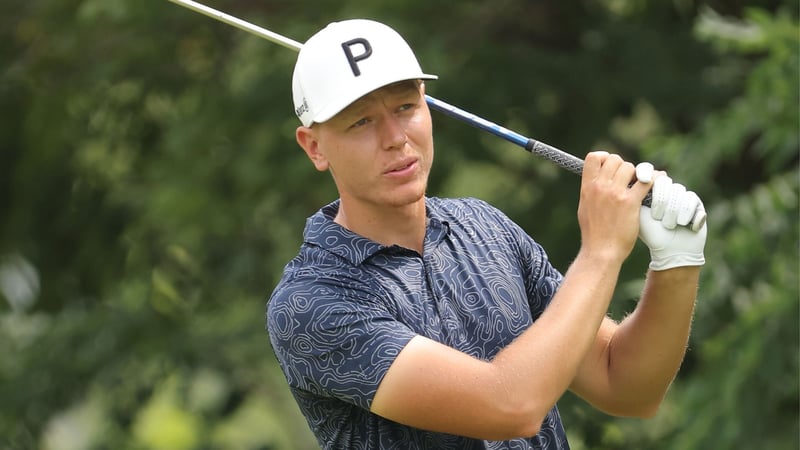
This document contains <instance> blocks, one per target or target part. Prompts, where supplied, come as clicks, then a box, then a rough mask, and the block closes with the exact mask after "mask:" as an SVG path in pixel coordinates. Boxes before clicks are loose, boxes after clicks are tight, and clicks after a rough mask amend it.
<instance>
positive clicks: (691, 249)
mask: <svg viewBox="0 0 800 450" xmlns="http://www.w3.org/2000/svg"><path fill="white" fill-rule="evenodd" d="M653 172H654V170H653V166H652V164H650V163H641V164H639V165H638V166H636V178H637V179H638V180H639V181H642V182H645V183H649V182H650V180H652V179H653V175H654V173H653ZM705 220H706V210H705V207H704V206H703V202H702V201H701V200H700V197H698V196H697V194H695V193H694V192H692V191H687V190H686V188H685V187H684V186H683V185H682V184H678V183H673V182H672V179H671V178H670V177H668V176H666V175H662V176H659V177H658V178H656V180H655V182H654V183H653V189H652V201H651V203H650V207H647V206H642V209H641V210H640V212H639V237H640V238H641V239H642V241H643V242H644V243H645V244H646V245H647V248H649V249H650V269H651V270H667V269H672V268H674V267H683V266H702V265H703V264H705V262H706V260H705V256H704V255H703V249H704V247H705V243H706V234H707V228H706V223H705Z"/></svg>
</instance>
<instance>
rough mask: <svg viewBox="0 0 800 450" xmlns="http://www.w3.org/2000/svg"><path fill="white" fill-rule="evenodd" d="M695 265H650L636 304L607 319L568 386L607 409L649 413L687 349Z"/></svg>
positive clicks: (619, 412)
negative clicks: (618, 320)
mask: <svg viewBox="0 0 800 450" xmlns="http://www.w3.org/2000/svg"><path fill="white" fill-rule="evenodd" d="M699 273H700V268H699V267H678V268H673V269H670V270H664V271H650V272H649V273H648V276H647V281H646V283H645V288H644V291H643V293H642V297H641V299H640V301H639V304H638V306H637V307H636V309H635V310H634V311H633V313H631V314H630V315H629V316H627V317H626V318H625V319H624V320H623V321H622V322H621V323H620V324H619V325H617V324H615V323H614V322H613V321H611V320H610V319H606V321H605V323H604V324H603V326H602V327H601V328H600V331H599V332H598V339H597V341H596V343H595V346H594V347H593V349H592V351H590V352H589V353H588V354H587V357H586V359H585V360H584V362H583V364H582V365H581V368H580V369H579V370H578V375H577V376H576V378H575V381H574V382H573V384H572V386H571V387H570V389H571V390H572V391H574V392H575V393H576V394H577V395H579V396H581V397H582V398H584V399H585V400H586V401H588V402H589V403H591V404H592V405H594V406H595V407H597V408H598V409H600V410H602V411H604V412H606V413H608V414H612V415H619V416H634V417H650V416H652V415H654V414H655V413H656V410H657V409H658V406H659V405H660V403H661V401H662V400H663V398H664V395H665V394H666V392H667V390H668V389H669V386H670V384H671V383H672V380H673V379H674V377H675V374H676V373H677V371H678V369H679V367H680V364H681V362H682V361H683V356H684V353H685V350H686V344H687V341H688V338H689V330H690V328H691V321H692V315H693V311H694V304H695V298H696V293H697V284H698V278H699Z"/></svg>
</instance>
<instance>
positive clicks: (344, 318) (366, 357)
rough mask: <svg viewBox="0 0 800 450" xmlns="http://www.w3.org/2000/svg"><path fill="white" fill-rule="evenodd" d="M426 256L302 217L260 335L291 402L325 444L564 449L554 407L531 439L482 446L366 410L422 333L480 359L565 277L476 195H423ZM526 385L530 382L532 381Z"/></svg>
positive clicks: (535, 312)
mask: <svg viewBox="0 0 800 450" xmlns="http://www.w3.org/2000/svg"><path fill="white" fill-rule="evenodd" d="M426 202H427V203H426V204H427V213H428V219H429V223H428V229H427V233H426V236H425V243H424V251H423V255H419V254H418V253H417V252H415V251H412V250H408V249H405V248H402V247H399V246H383V245H380V244H378V243H376V242H373V241H370V240H368V239H366V238H363V237H361V236H358V235H356V234H354V233H352V232H351V231H349V230H347V229H345V228H343V227H341V226H339V225H338V224H336V223H335V222H333V218H334V217H335V215H336V211H337V210H338V202H334V203H332V204H330V205H327V206H326V207H323V208H322V209H321V210H320V211H319V212H317V213H316V214H315V215H313V216H311V217H310V218H309V219H308V221H307V223H306V229H305V232H304V243H303V245H302V247H301V249H300V252H299V254H298V255H297V257H295V258H294V259H293V260H292V261H291V262H290V263H289V264H288V265H287V266H286V269H285V271H284V275H283V277H282V279H281V281H280V283H279V284H278V286H277V287H276V289H275V291H274V292H273V294H272V296H271V298H270V300H269V302H268V304H267V329H268V331H269V335H270V341H271V343H272V346H273V349H274V351H275V354H276V356H277V358H278V361H279V362H280V365H281V368H282V369H283V372H284V375H285V376H286V379H287V381H288V383H289V386H290V388H291V390H292V393H293V395H294V396H295V399H296V400H297V402H298V405H299V406H300V409H301V411H302V412H303V414H304V415H305V417H306V419H307V420H308V423H309V425H310V427H311V429H312V430H313V432H314V433H315V435H316V436H317V438H318V440H319V442H320V445H321V446H322V447H324V448H336V449H340V448H348V449H349V448H353V449H389V448H397V449H472V448H480V449H483V448H488V449H566V448H568V444H567V441H566V436H565V433H564V430H563V426H562V424H561V419H560V416H559V414H558V410H557V409H556V408H555V407H554V408H553V409H552V410H551V411H550V413H549V414H548V415H547V417H546V419H545V421H544V423H543V424H542V427H541V431H540V432H539V434H538V435H537V436H535V437H533V438H530V439H516V440H511V441H504V442H489V441H479V440H474V439H468V438H463V437H459V436H453V435H449V434H442V433H433V432H428V431H424V430H419V429H416V428H412V427H407V426H404V425H401V424H397V423H395V422H392V421H389V420H387V419H384V418H382V417H380V416H377V415H375V414H372V413H370V412H369V407H370V403H371V402H372V398H373V397H374V395H375V392H376V390H377V388H378V386H379V384H380V382H381V380H382V379H383V376H384V375H385V373H386V371H387V370H388V369H389V367H390V366H391V364H392V362H393V361H394V359H395V357H396V356H397V354H398V353H399V352H400V351H401V350H402V349H403V347H404V346H405V345H406V344H407V343H408V341H409V340H411V339H412V338H413V337H414V336H416V335H423V336H426V337H428V338H430V339H433V340H435V341H438V342H441V343H443V344H446V345H448V346H451V347H453V348H455V349H458V350H460V351H462V352H465V353H468V354H470V355H472V356H474V357H476V358H481V359H484V360H489V359H491V358H493V357H494V356H495V355H496V354H497V353H498V352H499V351H500V350H501V349H502V348H503V347H505V346H506V345H508V344H509V343H510V342H511V341H512V340H513V339H514V338H516V337H517V336H518V335H519V334H521V333H522V332H523V331H524V330H525V329H527V328H528V327H529V326H530V325H531V324H532V323H533V321H535V320H536V319H537V318H538V317H539V315H540V314H541V313H542V311H544V309H545V308H546V306H547V305H548V304H549V302H550V300H551V298H552V297H553V295H554V294H555V292H556V289H557V288H558V286H559V284H560V283H561V280H562V276H561V274H560V273H559V272H558V271H557V270H555V269H554V268H553V267H552V266H551V265H550V263H549V261H548V259H547V256H546V254H545V252H544V250H543V249H542V248H541V246H539V245H538V244H537V243H536V242H535V241H533V239H531V238H530V237H529V236H528V235H527V234H526V233H525V232H524V231H523V230H522V229H520V228H519V227H518V226H517V225H516V224H514V223H513V222H512V221H511V220H510V219H508V218H507V217H506V216H505V215H504V214H503V213H502V212H500V211H499V210H497V209H496V208H494V207H491V206H490V205H488V204H487V203H485V202H483V201H480V200H477V199H458V200H449V199H448V200H446V199H438V198H428V199H426ZM530 376H531V377H535V376H536V374H535V373H532V374H530Z"/></svg>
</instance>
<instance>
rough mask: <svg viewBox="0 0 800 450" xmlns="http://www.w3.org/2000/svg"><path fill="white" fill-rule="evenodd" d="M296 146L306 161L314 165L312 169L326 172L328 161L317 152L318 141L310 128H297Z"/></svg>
mask: <svg viewBox="0 0 800 450" xmlns="http://www.w3.org/2000/svg"><path fill="white" fill-rule="evenodd" d="M295 138H296V139H297V144H298V145H300V147H301V148H302V149H303V151H304V152H306V156H308V159H310V160H311V162H312V163H314V167H316V168H317V170H319V171H320V172H324V171H326V170H328V159H327V158H325V155H323V154H322V153H321V152H320V151H319V141H318V140H317V137H316V133H314V130H312V129H311V128H310V127H303V126H300V127H297V130H296V131H295Z"/></svg>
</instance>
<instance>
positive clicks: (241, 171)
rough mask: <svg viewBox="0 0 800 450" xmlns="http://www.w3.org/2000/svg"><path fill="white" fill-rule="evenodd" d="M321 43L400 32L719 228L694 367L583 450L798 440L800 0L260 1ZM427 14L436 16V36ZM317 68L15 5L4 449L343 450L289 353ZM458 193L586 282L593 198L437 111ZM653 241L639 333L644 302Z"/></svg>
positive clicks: (1, 318)
mask: <svg viewBox="0 0 800 450" xmlns="http://www.w3.org/2000/svg"><path fill="white" fill-rule="evenodd" d="M209 5H210V6H213V7H216V8H219V9H221V10H224V11H226V12H229V13H231V14H233V15H235V16H237V17H240V18H243V19H245V20H248V21H250V22H252V23H255V24H259V25H263V26H265V27H267V28H269V29H271V30H273V31H276V32H279V33H281V34H283V35H286V36H288V37H292V38H294V39H298V40H301V41H302V40H303V39H304V38H305V37H307V36H309V35H310V34H312V33H313V32H314V31H315V30H316V29H318V28H319V27H321V26H323V25H324V24H326V23H327V22H329V21H331V20H336V19H340V18H346V17H369V18H374V19H378V20H382V21H385V22H387V23H389V24H390V25H392V26H394V27H395V28H397V29H398V30H399V31H400V32H401V33H402V34H403V35H404V36H406V38H407V39H408V40H409V42H411V43H412V45H413V46H414V47H415V49H416V50H417V53H418V56H419V58H420V60H421V62H422V65H423V67H424V68H425V69H426V71H430V72H432V73H436V74H439V75H440V80H439V81H436V82H430V83H429V84H428V88H429V93H431V94H432V95H434V96H436V97H438V98H441V99H443V100H445V101H447V102H450V103H452V104H455V105H458V106H460V107H462V108H465V109H467V110H469V111H471V112H474V113H475V114H478V115H480V116H483V117H486V118H488V119H490V120H493V121H496V122H498V123H501V124H503V125H505V126H508V127H509V128H512V129H515V130H517V131H519V132H521V133H523V134H527V135H530V136H533V137H535V138H537V139H539V140H542V141H544V142H547V143H549V144H551V145H555V146H557V147H559V148H562V149H565V150H567V151H570V152H571V153H574V154H576V155H578V156H582V155H583V154H585V153H586V152H587V151H589V150H592V149H596V148H604V149H607V150H610V151H615V152H619V153H621V154H623V155H625V156H626V157H627V158H628V159H630V160H632V161H640V160H649V161H653V162H654V163H656V165H657V166H659V167H662V168H665V169H667V170H669V171H670V173H671V174H672V175H673V177H674V178H676V179H677V180H678V181H680V182H683V183H684V184H687V185H688V186H690V187H691V188H692V189H694V190H695V191H697V192H698V193H699V194H700V195H701V197H702V198H703V199H704V201H705V204H706V206H707V209H708V211H709V227H710V233H709V241H708V245H707V252H706V258H707V265H706V267H705V269H704V271H703V279H702V284H701V288H700V295H699V302H698V308H697V317H696V320H695V322H694V330H693V336H692V339H691V342H690V350H689V353H688V355H687V359H686V361H685V363H684V366H683V368H682V370H681V372H680V374H679V376H678V378H677V380H676V382H675V385H674V386H673V389H672V390H671V392H670V394H669V395H668V397H667V399H666V401H665V403H664V405H663V407H662V409H661V411H660V413H659V414H658V415H657V416H656V417H655V418H653V419H650V420H646V421H642V420H631V419H619V418H611V417H607V416H605V415H603V414H601V413H599V412H597V411H594V410H592V409H591V408H589V407H588V406H587V405H585V404H584V403H582V402H581V401H580V400H578V399H576V398H575V397H574V396H572V395H570V394H568V395H566V396H565V397H564V399H563V400H562V401H561V403H560V408H561V411H562V414H563V416H564V421H565V423H566V427H567V430H568V433H569V436H570V442H571V444H572V446H573V448H576V449H584V448H586V449H607V450H611V449H633V448H643V449H644V448H647V449H708V448H714V449H733V448H769V449H795V448H797V447H798V435H800V430H798V410H800V404H799V403H798V385H799V384H800V383H799V382H798V374H799V373H800V367H798V359H799V358H800V356H799V355H800V349H799V348H798V333H799V332H798V321H799V319H800V310H799V309H798V304H799V303H800V302H799V301H798V296H799V295H800V294H799V290H800V289H799V287H798V285H799V282H798V248H799V247H798V245H799V244H800V239H799V238H798V231H800V230H798V188H799V186H798V185H799V184H800V183H799V180H798V152H799V151H800V144H799V143H798V142H799V139H800V137H799V134H798V126H799V125H800V119H799V118H798V104H800V94H798V87H799V86H800V75H798V66H800V63H799V62H798V57H799V56H800V44H799V42H800V32H799V31H798V5H797V4H788V3H785V2H778V1H767V0H758V1H748V2H745V1H709V2H693V1H687V0H676V1H672V2H646V1H637V0H603V1H599V2H582V3H575V2H558V1H553V0H550V1H540V2H526V1H523V0H498V1H494V2H478V1H462V2H457V3H453V2H445V1H443V0H428V1H425V2H419V1H416V0H405V1H402V2H400V1H392V0H383V1H375V2H359V1H352V0H351V1H343V2H332V1H322V2H310V1H305V0H304V1H295V2H289V1H286V0H284V1H281V0H275V1H270V2H251V1H246V0H218V1H215V2H213V3H211V2H209ZM421 11H423V12H424V14H420V12H421ZM293 59H294V54H293V53H292V52H290V51H287V50H286V49H284V48H282V47H279V46H276V45H273V44H270V43H267V42H265V41H263V40H261V39H259V38H256V37H253V36H250V35H248V34H247V33H244V32H242V31H240V30H237V29H234V28H232V27H229V26H227V25H224V24H220V23H218V22H215V21H212V20H211V19H208V18H206V17H203V16H201V15H198V14H195V13H193V12H191V11H188V10H185V9H183V8H180V7H178V6H176V5H173V4H171V3H169V2H166V1H163V2H160V1H156V2H130V1H124V0H31V1H28V2H5V3H3V4H2V5H0V60H2V61H3V64H2V66H1V67H2V70H0V99H1V100H2V101H1V102H0V146H2V148H0V217H1V218H2V220H1V221H0V294H1V296H2V297H3V298H4V299H5V302H3V303H0V348H5V349H6V350H5V354H6V357H4V358H2V359H0V448H3V449H28V448H44V449H52V450H60V449H94V448H97V449H99V448H120V449H145V448H147V449H187V450H188V449H217V448H219V449H223V448H224V449H243V450H244V449H307V448H315V447H316V443H315V441H314V439H313V437H312V436H311V435H310V433H309V431H308V428H307V426H306V424H305V421H304V419H303V418H302V417H301V416H300V414H299V411H298V410H297V408H296V406H295V405H294V402H293V400H292V398H291V396H290V394H289V391H288V388H287V387H286V385H285V380H284V379H283V376H282V374H281V373H280V370H279V369H278V367H277V364H276V362H275V359H274V357H273V356H272V354H271V350H270V347H269V344H268V341H267V335H266V333H265V332H264V321H263V313H264V305H265V300H266V297H267V296H268V294H269V292H270V291H271V290H272V287H273V286H274V285H275V283H276V282H277V280H278V277H279V276H280V272H281V269H282V267H283V265H284V264H285V262H286V261H287V260H288V259H289V258H291V256H293V254H294V253H295V252H296V250H297V247H298V246H299V244H300V239H301V233H302V227H303V223H304V220H305V218H306V217H307V216H309V215H310V214H312V213H313V212H314V211H315V210H316V209H317V208H318V207H319V206H321V205H322V204H324V203H326V202H328V201H330V200H332V199H334V198H335V196H336V193H335V190H334V188H333V185H332V183H331V182H330V180H329V178H328V176H327V175H325V174H319V173H317V172H316V171H314V169H313V167H312V166H311V164H310V163H308V162H307V160H306V159H305V157H304V156H303V154H302V152H300V151H299V150H298V148H297V146H296V144H295V142H294V137H293V135H294V128H295V127H296V125H297V122H296V119H295V118H294V116H293V114H292V108H291V94H290V88H289V87H290V76H291V70H292V64H293ZM434 122H435V126H436V133H435V139H436V148H437V156H436V158H437V159H436V162H435V167H434V175H433V177H432V179H431V185H430V194H431V195H436V196H476V197H480V198H483V199H485V200H487V201H489V202H491V203H493V204H495V205H497V206H498V207H500V208H501V209H503V210H504V211H505V212H506V213H508V214H509V215H510V216H511V217H512V218H514V219H515V220H517V221H518V222H519V223H520V224H521V225H523V226H524V227H525V228H526V229H527V230H528V231H529V232H530V233H531V234H532V235H533V236H534V237H536V238H537V240H539V241H540V242H541V243H542V244H543V245H544V246H545V247H546V248H547V249H548V252H549V255H550V257H551V259H552V260H553V262H554V263H555V264H556V265H557V266H558V267H560V268H562V269H566V266H567V265H568V264H569V261H570V260H571V258H572V257H573V256H574V254H575V252H576V250H577V248H578V245H579V242H578V241H577V236H579V234H578V228H577V223H576V220H575V209H576V206H577V192H578V191H577V188H578V182H577V179H576V177H574V176H573V175H571V174H564V173H562V172H561V171H559V170H558V169H556V168H554V167H553V165H551V164H549V163H547V162H543V161H540V160H537V159H535V158H532V157H531V156H530V155H528V154H527V153H525V152H522V151H520V150H519V149H517V148H511V147H513V146H512V145H511V144H508V143H506V142H504V141H501V140H499V139H498V138H496V137H493V136H489V135H486V134H485V133H483V132H480V131H478V130H475V129H473V128H471V127H468V126H466V125H465V124H463V123H460V122H458V121H455V120H452V119H449V118H446V117H443V116H440V115H435V116H434ZM646 258H647V255H646V249H643V248H642V246H639V247H637V249H636V250H635V251H634V254H633V255H632V257H631V259H630V262H629V263H628V264H626V266H625V268H624V272H623V274H622V277H621V279H622V284H621V287H620V289H619V290H618V292H617V298H616V300H615V303H614V306H613V311H612V314H614V315H615V316H622V315H624V314H625V312H626V311H629V310H630V308H631V307H632V306H633V302H634V299H635V297H636V295H637V294H638V290H639V289H640V288H641V284H642V276H643V274H642V270H643V269H642V268H643V267H644V265H645V264H646V261H647V260H646Z"/></svg>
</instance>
